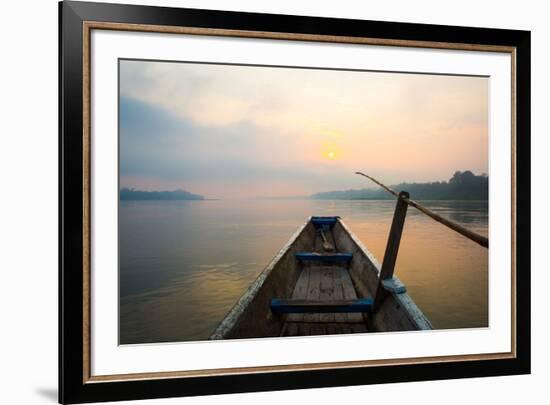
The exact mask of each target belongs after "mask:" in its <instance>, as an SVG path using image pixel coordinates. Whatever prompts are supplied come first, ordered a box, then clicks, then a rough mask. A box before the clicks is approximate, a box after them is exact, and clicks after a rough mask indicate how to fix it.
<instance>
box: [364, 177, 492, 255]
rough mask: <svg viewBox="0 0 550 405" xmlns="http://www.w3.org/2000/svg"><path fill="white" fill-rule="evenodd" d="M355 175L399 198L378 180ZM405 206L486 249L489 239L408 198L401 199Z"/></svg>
mask: <svg viewBox="0 0 550 405" xmlns="http://www.w3.org/2000/svg"><path fill="white" fill-rule="evenodd" d="M355 174H358V175H360V176H363V177H366V178H367V179H369V180H371V181H373V182H375V183H376V184H378V185H379V186H380V187H382V188H383V189H384V190H386V191H387V192H389V193H391V194H393V195H394V196H396V197H397V198H399V194H398V193H396V192H395V191H393V190H392V189H391V188H389V187H388V186H386V185H384V184H382V183H380V182H379V181H378V180H376V179H375V178H373V177H371V176H369V175H367V174H365V173H361V172H355ZM403 200H404V201H405V202H406V203H407V204H409V205H411V206H413V207H414V208H416V209H417V210H418V211H420V212H422V213H423V214H426V215H427V216H429V217H430V218H432V219H434V220H436V221H437V222H439V223H440V224H443V225H445V226H446V227H448V228H451V229H452V230H453V231H455V232H458V233H459V234H461V235H462V236H465V237H466V238H468V239H470V240H471V241H474V242H476V243H477V244H479V245H481V246H483V247H485V248H488V247H489V239H488V238H486V237H485V236H482V235H479V234H477V233H475V232H473V231H470V230H469V229H467V228H465V227H463V226H462V225H459V224H457V223H456V222H454V221H451V220H450V219H447V218H443V217H442V216H441V215H438V214H436V213H435V212H433V211H431V210H429V209H427V208H426V207H424V206H422V205H420V204H418V203H417V202H416V201H413V200H411V199H410V198H404V199H403Z"/></svg>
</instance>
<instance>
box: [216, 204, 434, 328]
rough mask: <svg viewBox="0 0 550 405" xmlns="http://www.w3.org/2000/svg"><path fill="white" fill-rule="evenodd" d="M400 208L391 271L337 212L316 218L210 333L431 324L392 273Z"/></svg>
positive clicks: (403, 326) (286, 246) (425, 325)
mask: <svg viewBox="0 0 550 405" xmlns="http://www.w3.org/2000/svg"><path fill="white" fill-rule="evenodd" d="M398 208H399V207H397V209H398ZM397 209H396V216H395V217H394V224H392V230H391V231H390V238H389V240H388V248H387V250H386V255H385V256H391V255H394V256H395V257H394V258H393V263H389V266H391V271H390V272H389V274H390V276H388V274H387V272H386V273H384V271H383V270H382V269H381V266H380V264H379V263H378V261H377V260H376V259H375V257H374V256H373V255H372V254H371V253H370V252H369V251H368V250H367V248H366V247H365V246H363V244H362V243H361V241H360V240H359V239H358V238H357V237H356V236H355V235H354V234H353V233H352V232H351V231H350V230H349V229H348V228H347V226H346V225H345V224H344V222H343V221H342V220H341V219H340V218H339V217H310V218H309V219H308V221H307V222H306V223H305V224H304V225H302V226H301V227H300V228H299V230H298V231H297V232H296V233H295V234H294V235H293V236H292V237H291V239H290V240H289V241H288V243H287V244H286V245H285V246H284V247H283V248H282V249H281V250H280V251H279V253H278V254H277V255H276V256H275V257H274V258H273V260H272V261H271V263H270V264H269V265H268V266H267V267H266V268H265V270H264V271H263V272H262V273H261V274H260V275H259V276H258V278H257V279H256V280H255V281H254V283H252V285H251V286H250V287H249V288H248V290H247V291H246V292H245V293H244V294H243V296H242V297H241V298H240V299H239V300H238V302H237V303H236V304H235V306H234V307H233V308H232V309H231V310H230V311H229V313H228V314H227V315H226V317H225V318H224V319H223V320H222V321H221V323H220V324H219V325H218V327H217V328H216V329H215V330H214V332H213V333H212V335H211V336H210V339H236V338H259V337H275V336H309V335H325V334H338V333H366V332H389V331H413V330H427V329H432V325H431V324H430V321H429V320H428V319H427V318H426V316H425V315H424V314H423V313H422V311H421V310H420V309H419V308H418V307H417V306H416V304H415V303H414V302H413V300H412V299H411V297H410V296H409V294H408V293H407V292H406V287H405V286H404V285H403V284H402V283H401V282H400V281H399V280H398V279H397V278H396V277H393V265H394V264H395V259H396V256H397V250H398V247H399V240H400V237H401V230H402V223H401V228H399V226H397V227H398V228H399V230H398V232H399V233H398V237H397V245H396V246H397V247H396V248H395V246H391V245H395V239H396V238H395V235H393V239H394V240H393V242H392V233H393V234H395V233H396V232H395V231H394V228H395V222H396V217H397V214H398V211H397ZM404 209H405V210H406V207H405V208H404ZM403 221H404V214H403ZM388 249H389V250H388ZM389 262H391V260H389ZM384 265H386V263H384ZM381 274H386V276H385V277H381Z"/></svg>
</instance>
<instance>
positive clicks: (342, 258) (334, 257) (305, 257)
mask: <svg viewBox="0 0 550 405" xmlns="http://www.w3.org/2000/svg"><path fill="white" fill-rule="evenodd" d="M352 258H353V254H351V253H331V254H319V253H304V252H300V253H296V259H298V260H301V261H303V262H346V263H347V262H349V261H351V259H352Z"/></svg>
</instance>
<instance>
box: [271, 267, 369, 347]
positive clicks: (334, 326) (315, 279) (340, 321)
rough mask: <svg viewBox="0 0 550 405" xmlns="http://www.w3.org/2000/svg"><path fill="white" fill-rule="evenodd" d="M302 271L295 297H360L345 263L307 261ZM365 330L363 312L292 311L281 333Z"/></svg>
mask: <svg viewBox="0 0 550 405" xmlns="http://www.w3.org/2000/svg"><path fill="white" fill-rule="evenodd" d="M302 271H303V272H302V275H301V276H300V278H299V279H298V282H297V283H296V288H295V289H294V292H293V294H292V299H295V300H302V299H305V300H311V299H317V300H321V301H326V302H331V301H332V302H338V301H342V300H355V299H357V294H356V293H355V289H354V288H353V283H352V281H351V279H350V276H349V273H348V270H347V269H346V268H345V267H342V266H320V265H307V266H305V267H304V269H303V270H302ZM306 285H307V287H305V286H306ZM316 297H318V298H316ZM365 332H367V327H366V322H365V319H364V318H363V315H362V314H361V313H310V314H289V315H288V317H287V322H286V325H285V326H284V328H283V330H282V332H281V336H308V335H327V334H328V335H331V334H341V333H365Z"/></svg>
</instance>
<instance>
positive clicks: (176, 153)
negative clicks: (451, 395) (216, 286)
mask: <svg viewBox="0 0 550 405" xmlns="http://www.w3.org/2000/svg"><path fill="white" fill-rule="evenodd" d="M119 86H120V106H119V108H120V110H119V112H120V115H119V118H120V134H119V136H120V186H121V187H129V188H135V189H140V190H176V189H184V190H187V191H190V192H192V193H196V194H201V195H204V196H205V197H207V198H270V197H285V196H306V195H310V194H313V193H316V192H322V191H331V190H348V189H359V188H366V187H373V185H372V184H369V183H368V182H367V180H366V179H365V178H362V177H360V176H357V175H355V174H354V172H356V171H363V172H365V173H367V174H370V175H371V176H374V177H376V178H378V179H379V180H380V181H382V182H384V183H386V184H396V183H400V182H415V181H416V182H424V181H443V180H448V179H449V178H450V177H451V176H452V174H453V173H454V172H455V171H457V170H461V171H463V170H472V171H473V172H474V173H476V174H481V173H488V79H487V78H482V77H461V76H443V75H431V74H430V75H428V74H407V73H384V72H364V71H361V72H355V71H335V70H321V69H297V68H281V67H260V66H231V65H212V64H193V63H180V62H155V61H152V62H149V61H130V60H121V61H120V80H119Z"/></svg>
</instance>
